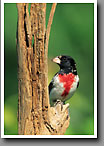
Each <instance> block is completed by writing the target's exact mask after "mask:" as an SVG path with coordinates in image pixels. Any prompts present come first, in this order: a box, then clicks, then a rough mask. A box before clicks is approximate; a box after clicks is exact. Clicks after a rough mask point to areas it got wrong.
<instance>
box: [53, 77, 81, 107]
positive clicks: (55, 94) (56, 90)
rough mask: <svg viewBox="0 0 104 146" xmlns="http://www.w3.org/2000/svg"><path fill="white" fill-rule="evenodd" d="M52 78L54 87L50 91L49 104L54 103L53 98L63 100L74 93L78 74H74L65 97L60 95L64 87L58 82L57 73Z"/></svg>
mask: <svg viewBox="0 0 104 146" xmlns="http://www.w3.org/2000/svg"><path fill="white" fill-rule="evenodd" d="M53 80H54V83H53V86H54V88H53V89H52V90H51V92H50V104H51V105H53V104H54V100H58V99H59V100H61V101H65V100H67V99H69V98H70V97H71V96H72V95H73V94H74V92H75V90H76V88H77V85H78V82H79V77H78V75H76V76H75V79H74V80H75V81H74V82H73V84H72V87H71V89H70V91H69V94H68V95H67V96H65V97H63V96H61V95H62V93H63V92H64V90H65V88H64V85H63V83H60V82H59V79H58V75H57V76H55V77H54V78H53Z"/></svg>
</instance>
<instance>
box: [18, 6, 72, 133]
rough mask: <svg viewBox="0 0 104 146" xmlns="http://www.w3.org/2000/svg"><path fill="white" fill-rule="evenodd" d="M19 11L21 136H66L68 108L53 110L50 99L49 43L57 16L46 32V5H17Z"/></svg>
mask: <svg viewBox="0 0 104 146" xmlns="http://www.w3.org/2000/svg"><path fill="white" fill-rule="evenodd" d="M17 8H18V28H17V29H18V31H17V52H18V94H19V95H18V96H19V98H18V134H20V135H21V134H22V135H40V134H41V135H52V134H64V132H65V130H66V128H67V127H68V125H69V119H70V118H69V116H68V107H69V105H68V104H67V105H64V106H63V105H62V103H58V104H57V105H56V106H55V107H50V104H49V96H48V66H47V53H48V40H49V33H50V28H51V24H52V19H53V14H54V11H55V4H53V8H54V9H53V8H52V10H53V13H52V12H51V13H50V16H51V17H50V18H49V23H48V24H49V25H48V26H47V30H46V29H45V21H46V20H45V15H46V4H45V3H42V4H41V3H34V4H31V9H30V13H29V10H28V4H26V3H21V4H17Z"/></svg>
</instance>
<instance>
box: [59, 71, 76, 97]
mask: <svg viewBox="0 0 104 146" xmlns="http://www.w3.org/2000/svg"><path fill="white" fill-rule="evenodd" d="M74 77H75V75H74V74H72V73H69V74H64V75H61V74H59V81H60V82H61V83H63V85H64V88H65V90H64V91H63V93H62V94H61V96H64V97H65V96H67V95H68V93H69V91H70V89H71V87H72V84H73V82H74Z"/></svg>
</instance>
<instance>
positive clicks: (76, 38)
mask: <svg viewBox="0 0 104 146" xmlns="http://www.w3.org/2000/svg"><path fill="white" fill-rule="evenodd" d="M50 9H51V4H47V14H46V21H47V22H48V17H49V12H50ZM4 22H5V23H4V46H5V48H4V53H5V130H4V131H5V134H8V135H10V134H13V135H14V134H18V130H17V126H18V123H17V105H18V79H17V52H16V29H17V8H16V4H5V6H4ZM2 49H3V48H2ZM61 54H67V55H69V56H72V57H73V58H74V59H75V61H76V63H77V70H78V74H79V77H80V84H79V88H78V89H77V91H76V93H75V94H74V96H73V97H72V98H71V99H70V100H68V101H67V102H69V103H70V117H71V119H70V126H69V128H68V129H67V131H66V133H65V134H67V135H69V134H71V135H72V134H73V135H78V134H80V135H86V134H87V135H93V134H94V5H93V4H91V3H90V4H58V5H57V8H56V11H55V15H54V20H53V24H52V27H51V34H50V41H49V76H48V79H49V82H50V81H51V79H52V77H53V75H54V74H55V73H56V72H57V71H58V70H59V68H58V66H57V65H56V64H54V63H52V62H51V61H50V60H51V58H53V57H55V56H57V55H61Z"/></svg>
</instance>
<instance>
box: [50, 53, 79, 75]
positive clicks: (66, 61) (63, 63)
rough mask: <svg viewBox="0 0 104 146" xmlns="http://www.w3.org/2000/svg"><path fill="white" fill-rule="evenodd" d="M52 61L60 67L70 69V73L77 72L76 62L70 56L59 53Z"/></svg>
mask: <svg viewBox="0 0 104 146" xmlns="http://www.w3.org/2000/svg"><path fill="white" fill-rule="evenodd" d="M53 62H55V63H57V64H58V65H59V66H60V69H63V70H70V71H71V72H72V73H74V74H77V69H76V63H75V61H74V59H73V58H72V57H70V56H66V55H61V56H57V57H55V58H54V59H53Z"/></svg>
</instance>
